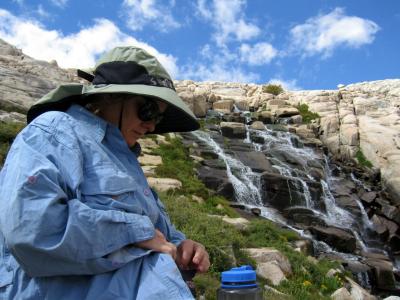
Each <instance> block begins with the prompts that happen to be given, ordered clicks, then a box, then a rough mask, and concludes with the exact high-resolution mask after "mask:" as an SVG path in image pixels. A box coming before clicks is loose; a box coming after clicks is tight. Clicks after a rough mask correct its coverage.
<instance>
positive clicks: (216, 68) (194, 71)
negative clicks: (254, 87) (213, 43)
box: [178, 63, 259, 83]
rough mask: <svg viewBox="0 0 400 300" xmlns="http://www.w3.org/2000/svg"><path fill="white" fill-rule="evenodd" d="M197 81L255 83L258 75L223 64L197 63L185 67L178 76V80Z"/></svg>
mask: <svg viewBox="0 0 400 300" xmlns="http://www.w3.org/2000/svg"><path fill="white" fill-rule="evenodd" d="M188 78H190V79H191V80H197V81H222V82H248V83H252V82H257V81H258V80H259V75H258V74H255V73H252V72H248V71H246V70H244V69H242V68H240V67H231V66H228V65H225V64H218V63H212V64H204V63H197V64H193V65H187V66H186V67H184V68H183V70H182V72H181V73H180V74H179V76H178V79H188Z"/></svg>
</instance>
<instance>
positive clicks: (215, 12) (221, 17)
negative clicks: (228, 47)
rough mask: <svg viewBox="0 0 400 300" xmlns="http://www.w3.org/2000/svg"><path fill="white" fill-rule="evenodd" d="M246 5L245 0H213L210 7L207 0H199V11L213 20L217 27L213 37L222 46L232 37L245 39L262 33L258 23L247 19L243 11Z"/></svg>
mask: <svg viewBox="0 0 400 300" xmlns="http://www.w3.org/2000/svg"><path fill="white" fill-rule="evenodd" d="M245 5H246V1H245V0H212V4H211V5H210V6H211V9H209V8H207V5H206V0H197V12H198V14H199V15H200V16H201V17H203V18H204V19H206V20H207V21H210V22H211V24H212V26H213V27H214V28H215V33H214V35H213V37H214V39H215V41H216V42H217V44H218V45H220V46H221V45H224V44H226V43H227V42H228V41H229V40H230V39H235V40H237V41H244V40H249V39H252V38H254V37H257V36H258V35H259V34H260V32H261V31H260V28H258V27H257V25H255V24H252V23H249V22H246V21H245V15H244V13H243V10H244V6H245Z"/></svg>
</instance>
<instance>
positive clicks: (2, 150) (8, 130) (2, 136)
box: [0, 122, 25, 166]
mask: <svg viewBox="0 0 400 300" xmlns="http://www.w3.org/2000/svg"><path fill="white" fill-rule="evenodd" d="M24 127H25V124H22V123H19V122H0V166H2V165H3V163H4V160H5V158H6V156H7V153H8V150H9V149H10V145H11V144H12V142H13V141H14V139H15V137H16V136H17V134H18V133H19V132H20V131H21V130H22V129H23V128H24Z"/></svg>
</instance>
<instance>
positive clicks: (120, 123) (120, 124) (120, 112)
mask: <svg viewBox="0 0 400 300" xmlns="http://www.w3.org/2000/svg"><path fill="white" fill-rule="evenodd" d="M124 106H125V101H122V105H121V109H120V111H119V121H118V129H119V131H121V133H122V117H123V115H124Z"/></svg>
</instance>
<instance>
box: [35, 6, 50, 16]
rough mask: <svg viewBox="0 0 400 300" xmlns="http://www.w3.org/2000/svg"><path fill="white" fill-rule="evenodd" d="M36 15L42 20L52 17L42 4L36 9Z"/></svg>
mask: <svg viewBox="0 0 400 300" xmlns="http://www.w3.org/2000/svg"><path fill="white" fill-rule="evenodd" d="M36 13H37V14H38V15H39V16H40V17H42V18H48V17H50V14H49V13H48V12H47V11H46V10H45V9H44V8H43V6H42V5H41V4H39V5H38V7H37V9H36Z"/></svg>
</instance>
